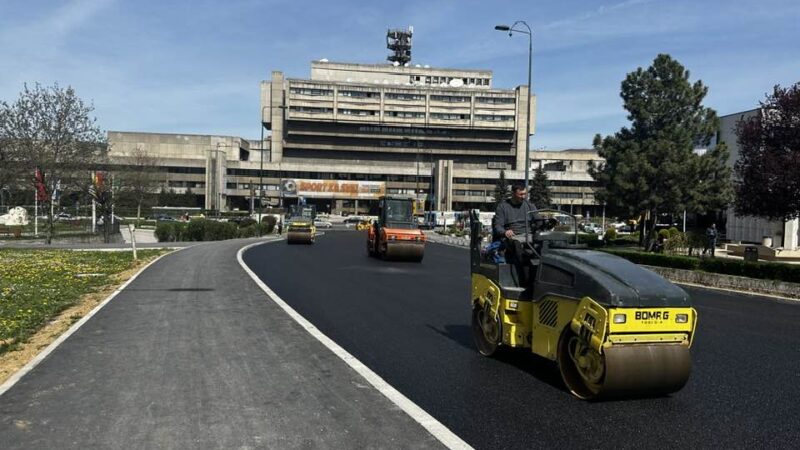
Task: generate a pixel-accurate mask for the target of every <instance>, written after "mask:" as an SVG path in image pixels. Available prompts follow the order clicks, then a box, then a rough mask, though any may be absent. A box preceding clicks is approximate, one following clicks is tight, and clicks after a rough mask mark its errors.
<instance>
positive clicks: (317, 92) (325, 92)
mask: <svg viewBox="0 0 800 450" xmlns="http://www.w3.org/2000/svg"><path fill="white" fill-rule="evenodd" d="M289 93H291V94H298V95H313V96H315V97H317V96H330V95H333V91H332V90H330V89H312V88H299V87H293V88H289Z"/></svg>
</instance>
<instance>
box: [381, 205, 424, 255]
mask: <svg viewBox="0 0 800 450" xmlns="http://www.w3.org/2000/svg"><path fill="white" fill-rule="evenodd" d="M413 202H414V200H413V199H411V198H407V197H400V196H388V195H387V196H383V197H381V198H380V199H379V200H378V219H377V220H375V221H373V223H372V226H371V227H370V228H369V230H368V232H367V253H368V254H369V255H370V256H377V257H380V258H382V259H391V260H399V261H417V262H419V261H422V257H423V256H424V254H425V235H424V234H422V231H420V229H419V227H417V224H416V221H415V218H414V214H413Z"/></svg>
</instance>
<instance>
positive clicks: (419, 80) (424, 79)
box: [410, 75, 490, 86]
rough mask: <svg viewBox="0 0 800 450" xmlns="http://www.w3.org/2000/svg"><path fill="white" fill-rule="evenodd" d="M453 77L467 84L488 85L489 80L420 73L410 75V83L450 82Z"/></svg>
mask: <svg viewBox="0 0 800 450" xmlns="http://www.w3.org/2000/svg"><path fill="white" fill-rule="evenodd" d="M454 79H458V80H461V83H463V84H465V85H467V86H470V85H472V86H489V83H490V80H489V78H471V77H469V78H453V77H443V76H438V77H426V76H422V75H411V79H410V80H411V82H412V83H417V84H420V83H424V84H442V83H444V84H450V83H451V82H452V81H453V80H454Z"/></svg>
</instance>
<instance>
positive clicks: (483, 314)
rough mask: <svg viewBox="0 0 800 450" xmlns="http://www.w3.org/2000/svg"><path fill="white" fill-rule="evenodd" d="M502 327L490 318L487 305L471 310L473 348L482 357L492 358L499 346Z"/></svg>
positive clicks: (494, 318)
mask: <svg viewBox="0 0 800 450" xmlns="http://www.w3.org/2000/svg"><path fill="white" fill-rule="evenodd" d="M502 335H503V334H502V326H501V325H500V322H499V320H498V318H497V317H496V316H495V317H492V314H491V311H490V309H489V305H488V303H487V306H486V307H485V308H481V307H479V306H477V305H476V306H475V307H474V308H472V336H473V338H474V339H475V346H476V347H477V348H478V352H480V354H481V355H483V356H492V355H493V354H494V353H495V352H496V351H497V347H498V346H499V345H500V341H501V338H502Z"/></svg>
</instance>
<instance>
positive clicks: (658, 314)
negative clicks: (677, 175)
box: [636, 311, 669, 320]
mask: <svg viewBox="0 0 800 450" xmlns="http://www.w3.org/2000/svg"><path fill="white" fill-rule="evenodd" d="M667 319H669V311H636V320H667Z"/></svg>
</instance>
